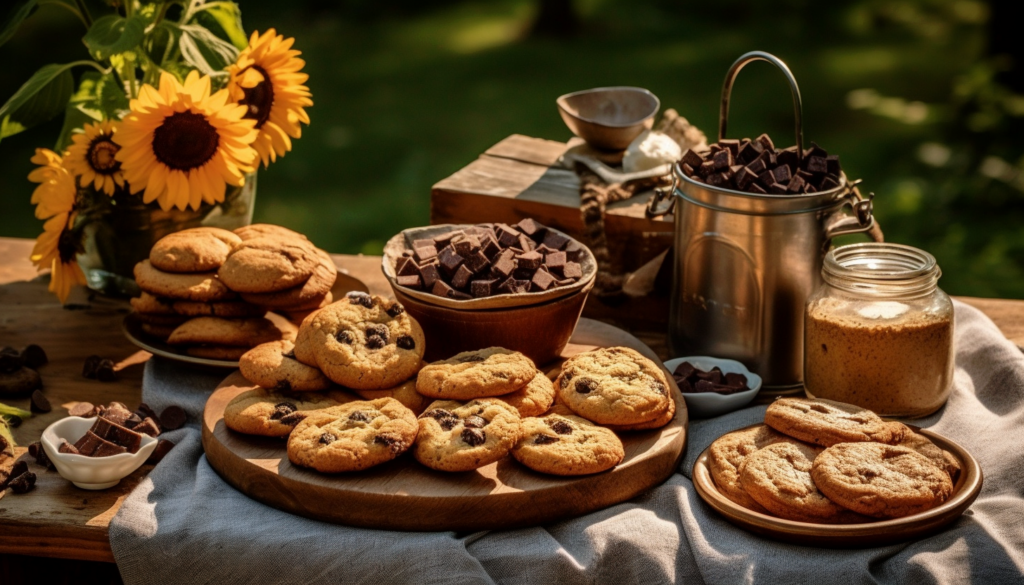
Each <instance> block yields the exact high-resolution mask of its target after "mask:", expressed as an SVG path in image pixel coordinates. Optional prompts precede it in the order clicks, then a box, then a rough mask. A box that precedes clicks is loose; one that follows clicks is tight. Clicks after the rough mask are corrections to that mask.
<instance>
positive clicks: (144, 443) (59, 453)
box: [41, 416, 158, 490]
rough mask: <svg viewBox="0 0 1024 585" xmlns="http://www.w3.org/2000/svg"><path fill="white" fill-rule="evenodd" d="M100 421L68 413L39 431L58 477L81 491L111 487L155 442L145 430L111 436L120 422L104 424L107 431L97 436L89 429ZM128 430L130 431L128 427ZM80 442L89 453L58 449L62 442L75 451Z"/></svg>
mask: <svg viewBox="0 0 1024 585" xmlns="http://www.w3.org/2000/svg"><path fill="white" fill-rule="evenodd" d="M101 420H102V419H100V418H99V417H92V418H82V417H79V416H69V417H66V418H62V419H60V420H59V421H57V422H55V423H53V424H52V425H50V426H48V427H46V430H45V431H43V436H42V439H41V440H42V444H43V449H44V450H45V451H46V456H47V457H49V458H50V461H51V462H52V463H53V465H54V467H56V468H57V472H58V473H60V475H61V477H63V478H64V479H66V480H68V481H70V482H71V483H73V484H75V485H76V486H78V487H80V488H82V489H83V490H105V489H107V488H110V487H114V486H115V485H117V484H118V483H119V482H120V481H121V480H122V479H123V478H125V477H127V476H128V475H130V474H131V473H132V472H134V471H135V470H136V469H138V468H139V467H140V466H142V464H143V463H145V462H146V459H149V456H150V455H151V454H152V453H153V450H154V449H156V444H157V442H158V440H157V439H156V437H151V436H149V435H148V434H145V433H133V434H132V435H131V436H128V437H120V438H117V437H115V435H118V434H119V433H120V429H117V428H115V427H120V425H117V424H116V423H110V424H105V425H104V427H105V428H106V431H107V432H104V433H103V434H104V436H103V437H101V436H100V435H98V434H96V433H95V432H93V430H94V429H96V428H97V427H96V425H97V423H98V422H99V421H101ZM108 427H109V428H108ZM121 428H123V427H121ZM128 432H130V433H132V431H130V430H129V431H128ZM90 433H92V435H93V437H89V438H91V439H92V441H88V446H87V444H86V442H83V440H84V439H85V438H86V437H88V436H89V434H90ZM135 435H138V437H137V438H136V437H135ZM136 442H137V444H136ZM124 443H127V445H126V444H124ZM80 444H81V445H82V448H91V451H90V452H91V453H92V455H85V454H81V453H74V452H70V451H69V449H68V448H67V447H65V448H64V449H61V447H62V446H64V445H71V446H72V448H74V449H76V450H79V449H78V448H77V447H76V446H77V445H80Z"/></svg>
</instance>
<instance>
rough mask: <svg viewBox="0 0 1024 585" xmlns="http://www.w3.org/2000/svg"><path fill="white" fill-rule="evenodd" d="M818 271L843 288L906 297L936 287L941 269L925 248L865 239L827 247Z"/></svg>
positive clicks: (826, 278)
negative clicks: (845, 244)
mask: <svg viewBox="0 0 1024 585" xmlns="http://www.w3.org/2000/svg"><path fill="white" fill-rule="evenodd" d="M821 274H822V277H823V278H824V279H825V282H827V283H829V284H830V285H832V286H834V287H836V288H840V289H843V290H846V291H850V292H860V293H865V294H871V295H875V296H905V295H915V294H923V293H928V292H931V291H933V290H935V288H936V287H937V286H938V281H939V277H940V276H942V271H941V270H940V269H939V265H938V263H937V262H936V261H935V257H934V256H932V255H931V254H929V253H928V252H925V251H924V250H919V249H917V248H914V247H913V246H906V245H903V244H889V243H876V242H868V243H863V244H850V245H848V246H839V247H838V248H833V249H832V250H829V252H828V254H826V255H825V262H824V265H823V266H822V269H821Z"/></svg>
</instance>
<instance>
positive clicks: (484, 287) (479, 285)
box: [469, 279, 498, 298]
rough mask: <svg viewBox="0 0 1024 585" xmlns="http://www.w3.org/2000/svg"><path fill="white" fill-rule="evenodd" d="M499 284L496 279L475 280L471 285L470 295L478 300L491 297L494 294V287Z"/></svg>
mask: <svg viewBox="0 0 1024 585" xmlns="http://www.w3.org/2000/svg"><path fill="white" fill-rule="evenodd" d="M497 282H498V281H497V280H496V279H489V280H474V281H473V282H471V283H469V293H470V294H471V295H473V296H474V297H476V298H482V297H489V296H491V295H493V294H494V285H495V284H497Z"/></svg>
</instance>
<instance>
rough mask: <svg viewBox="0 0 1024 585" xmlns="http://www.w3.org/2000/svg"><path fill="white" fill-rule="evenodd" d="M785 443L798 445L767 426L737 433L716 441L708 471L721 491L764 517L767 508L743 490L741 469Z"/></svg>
mask: <svg viewBox="0 0 1024 585" xmlns="http://www.w3.org/2000/svg"><path fill="white" fill-rule="evenodd" d="M785 442H794V439H790V438H789V437H787V436H785V435H783V434H781V433H778V432H776V431H775V430H773V429H772V428H771V427H769V426H766V425H758V426H756V427H751V428H748V429H741V430H738V431H733V432H731V433H727V434H725V435H722V436H721V437H719V438H718V439H716V440H715V442H714V443H711V448H710V449H709V450H708V467H709V468H710V471H711V478H712V479H714V480H715V485H716V486H718V491H720V492H722V495H724V496H725V497H727V498H729V499H730V500H732V501H734V502H736V503H737V504H739V505H741V506H743V507H744V508H747V509H749V510H753V511H755V512H761V513H764V512H765V511H766V510H765V509H764V507H763V506H761V504H758V503H757V502H756V501H755V500H754V499H753V498H751V497H750V496H749V495H748V494H747V491H746V490H744V489H743V485H742V484H741V483H740V466H742V465H743V461H745V460H746V458H747V456H749V455H750V454H752V453H754V452H756V451H759V450H760V449H763V448H765V447H767V446H768V445H774V444H775V443H785Z"/></svg>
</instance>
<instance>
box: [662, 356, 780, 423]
mask: <svg viewBox="0 0 1024 585" xmlns="http://www.w3.org/2000/svg"><path fill="white" fill-rule="evenodd" d="M683 362H690V364H692V365H693V366H694V367H696V368H698V369H701V370H704V371H705V372H707V371H710V370H711V368H714V367H715V366H717V367H719V368H721V370H722V372H724V373H726V374H729V373H733V374H743V375H744V376H746V377H747V386H749V387H750V389H749V390H746V391H744V392H737V393H735V394H718V393H716V392H701V393H693V392H690V393H687V392H684V393H683V399H684V400H686V409H687V410H688V411H689V413H690V416H692V417H694V418H711V417H713V416H719V415H722V414H725V413H727V412H732V411H734V410H739V409H741V408H743V407H744V406H746V405H748V404H750V402H751V401H752V400H753V399H754V397H755V396H757V391H758V390H760V389H761V376H758V375H757V374H755V373H753V372H751V371H750V370H748V369H747V367H746V366H744V365H743V364H741V363H740V362H738V361H736V360H727V359H723V358H713V357H707V356H690V357H681V358H675V359H671V360H668V361H667V362H665V368H666V369H667V370H668V371H669V372H675V371H676V368H678V367H679V364H681V363H683Z"/></svg>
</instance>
